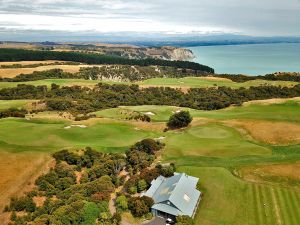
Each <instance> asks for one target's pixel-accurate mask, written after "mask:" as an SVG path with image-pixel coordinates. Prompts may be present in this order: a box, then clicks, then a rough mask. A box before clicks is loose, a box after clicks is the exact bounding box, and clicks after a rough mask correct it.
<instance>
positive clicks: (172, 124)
mask: <svg viewBox="0 0 300 225" xmlns="http://www.w3.org/2000/svg"><path fill="white" fill-rule="evenodd" d="M192 120H193V118H192V117H191V115H190V113H189V112H188V111H181V112H178V113H175V114H173V115H172V116H171V117H170V119H169V121H168V123H167V126H168V128H169V129H178V128H182V127H187V126H188V125H189V124H190V123H191V122H192Z"/></svg>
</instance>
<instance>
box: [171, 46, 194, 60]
mask: <svg viewBox="0 0 300 225" xmlns="http://www.w3.org/2000/svg"><path fill="white" fill-rule="evenodd" d="M193 58H195V56H194V54H193V52H192V51H191V50H189V49H185V48H176V49H174V50H173V53H172V58H171V59H172V60H190V59H193Z"/></svg>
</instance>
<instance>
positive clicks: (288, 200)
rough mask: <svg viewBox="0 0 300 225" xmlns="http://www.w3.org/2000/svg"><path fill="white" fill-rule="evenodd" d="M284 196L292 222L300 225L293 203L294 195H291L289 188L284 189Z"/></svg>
mask: <svg viewBox="0 0 300 225" xmlns="http://www.w3.org/2000/svg"><path fill="white" fill-rule="evenodd" d="M282 192H283V198H284V202H285V206H286V208H287V212H288V216H289V219H290V221H291V224H293V225H299V222H300V221H299V220H298V221H297V220H296V212H295V208H294V207H293V205H292V197H291V195H289V192H290V191H289V190H287V189H283V190H282Z"/></svg>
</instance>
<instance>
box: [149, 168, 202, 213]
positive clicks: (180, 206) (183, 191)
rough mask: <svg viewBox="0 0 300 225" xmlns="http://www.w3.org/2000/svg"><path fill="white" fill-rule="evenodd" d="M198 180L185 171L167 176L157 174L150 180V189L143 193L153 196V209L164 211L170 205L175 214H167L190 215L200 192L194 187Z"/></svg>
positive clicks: (168, 208)
mask: <svg viewBox="0 0 300 225" xmlns="http://www.w3.org/2000/svg"><path fill="white" fill-rule="evenodd" d="M198 180H199V179H198V178H196V177H192V176H188V175H186V174H185V173H175V174H174V176H172V177H169V178H165V177H163V176H159V177H158V178H157V179H156V180H153V181H152V182H151V187H150V189H149V190H148V191H147V192H146V193H145V194H144V195H146V196H148V197H151V198H153V200H154V203H155V204H154V206H153V207H152V208H154V209H157V210H160V211H163V212H166V211H165V210H168V211H171V210H170V207H171V208H173V209H174V210H172V212H173V213H175V212H176V214H173V213H169V214H172V215H176V216H177V215H188V216H192V215H193V212H194V210H195V208H196V206H197V202H198V199H199V197H200V194H201V193H200V191H198V190H197V189H196V186H197V183H198ZM168 202H170V203H172V204H168ZM167 213H168V212H167Z"/></svg>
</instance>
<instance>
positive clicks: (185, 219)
mask: <svg viewBox="0 0 300 225" xmlns="http://www.w3.org/2000/svg"><path fill="white" fill-rule="evenodd" d="M176 221H177V222H176V224H175V225H194V220H193V219H192V218H191V217H189V216H178V217H177V218H176Z"/></svg>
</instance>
